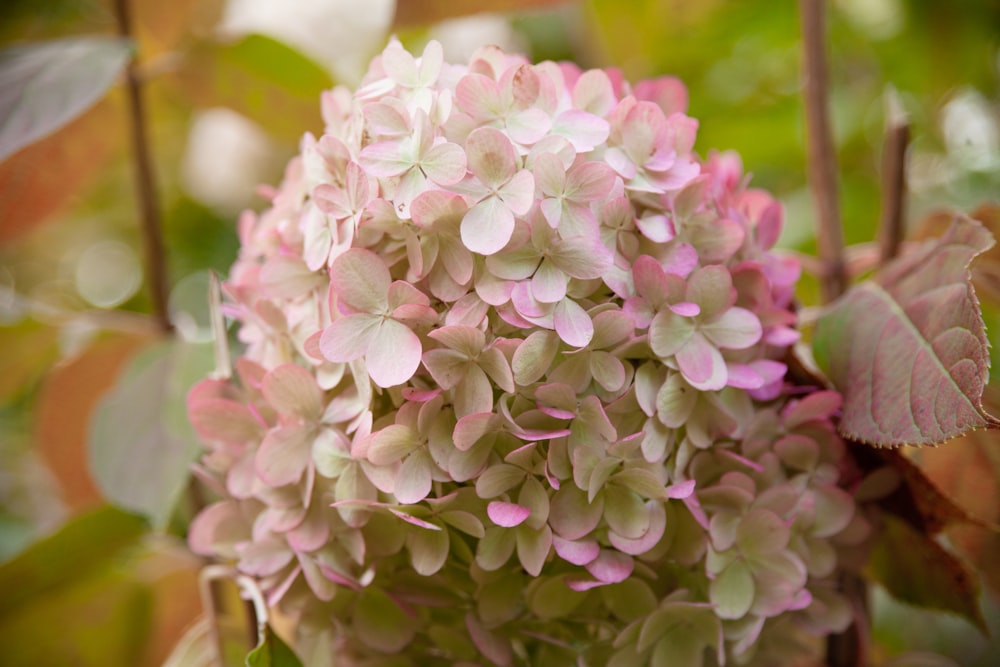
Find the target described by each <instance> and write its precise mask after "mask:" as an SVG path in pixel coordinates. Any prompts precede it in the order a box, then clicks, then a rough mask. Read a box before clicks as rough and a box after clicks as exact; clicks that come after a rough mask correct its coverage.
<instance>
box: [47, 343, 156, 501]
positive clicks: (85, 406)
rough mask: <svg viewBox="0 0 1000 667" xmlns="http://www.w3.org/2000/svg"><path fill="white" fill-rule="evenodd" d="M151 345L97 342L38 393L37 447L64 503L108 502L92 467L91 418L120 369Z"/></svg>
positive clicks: (51, 374) (53, 373) (54, 373)
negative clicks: (89, 460) (89, 445)
mask: <svg viewBox="0 0 1000 667" xmlns="http://www.w3.org/2000/svg"><path fill="white" fill-rule="evenodd" d="M146 342H148V339H146V338H141V337H138V336H125V335H116V336H113V337H109V338H103V339H101V340H98V341H97V342H95V343H94V344H92V345H91V346H90V347H88V348H87V349H85V350H84V351H83V352H81V353H80V354H78V355H77V356H75V357H73V358H72V359H69V360H68V361H66V362H64V363H62V364H60V365H58V366H56V367H55V368H53V369H52V370H51V371H50V372H49V374H48V376H47V377H46V378H45V382H44V384H43V385H42V387H41V390H40V391H39V394H38V400H37V403H36V404H35V444H36V447H37V450H38V453H39V454H40V455H41V457H42V459H43V460H44V461H45V462H46V464H47V465H48V467H49V470H50V471H51V472H52V475H53V477H55V479H56V481H57V482H58V483H59V488H60V490H61V491H62V495H63V501H64V502H65V503H66V504H67V505H69V507H71V508H72V509H73V510H82V509H86V508H90V507H95V506H97V505H100V504H101V503H102V502H103V498H102V495H101V493H100V491H98V490H97V487H96V486H95V485H94V481H93V479H92V478H91V477H90V472H89V467H88V464H87V433H88V428H89V425H90V417H91V414H92V413H93V411H94V406H95V405H96V404H97V402H98V400H99V399H100V398H101V395H102V394H103V393H104V392H105V391H106V390H107V389H109V388H110V387H111V386H112V385H113V384H114V383H115V380H116V379H117V378H118V372H119V370H120V369H121V368H122V366H123V365H124V364H125V362H126V361H128V360H129V359H130V358H132V356H133V355H134V354H135V353H136V351H137V350H138V349H139V348H141V347H142V346H143V345H144V344H145V343H146Z"/></svg>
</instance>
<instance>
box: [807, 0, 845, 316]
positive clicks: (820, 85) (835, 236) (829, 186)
mask: <svg viewBox="0 0 1000 667" xmlns="http://www.w3.org/2000/svg"><path fill="white" fill-rule="evenodd" d="M825 10H826V3H825V2H823V0H800V1H799V12H800V15H801V21H802V61H803V78H804V81H803V84H804V102H805V112H806V134H807V141H808V144H807V146H808V148H807V151H806V157H807V163H808V173H809V185H810V187H811V189H812V193H813V200H814V202H815V206H816V225H817V228H816V240H817V246H818V250H819V257H820V259H821V260H822V261H823V266H824V271H823V274H824V275H823V276H822V280H821V288H822V292H823V299H824V301H827V302H829V301H832V300H833V299H836V298H837V297H838V296H840V295H841V294H842V293H843V292H844V290H845V289H847V271H846V267H845V265H844V232H843V229H842V228H841V224H840V206H839V203H838V200H837V155H836V152H835V151H834V148H833V131H832V129H831V124H830V115H829V81H828V77H827V65H826V20H825V19H826V17H825Z"/></svg>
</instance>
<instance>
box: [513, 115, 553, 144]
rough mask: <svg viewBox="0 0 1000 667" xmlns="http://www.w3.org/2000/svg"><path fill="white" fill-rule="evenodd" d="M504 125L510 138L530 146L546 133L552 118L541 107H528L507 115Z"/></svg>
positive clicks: (550, 125)
mask: <svg viewBox="0 0 1000 667" xmlns="http://www.w3.org/2000/svg"><path fill="white" fill-rule="evenodd" d="M506 127H507V135H508V136H509V137H510V138H511V139H513V140H514V141H516V142H517V143H519V144H523V145H525V146H530V145H531V144H533V143H535V142H537V141H539V140H540V139H542V138H543V137H544V136H545V135H546V134H548V132H549V129H550V128H551V127H552V118H550V117H549V115H548V114H547V113H545V112H544V111H543V110H541V109H537V108H530V109H525V110H524V111H519V112H517V113H515V114H512V115H510V116H508V117H507V123H506Z"/></svg>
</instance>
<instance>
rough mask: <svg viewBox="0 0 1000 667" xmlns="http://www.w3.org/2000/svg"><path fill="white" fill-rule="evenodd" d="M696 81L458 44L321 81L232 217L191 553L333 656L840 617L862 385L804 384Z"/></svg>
mask: <svg viewBox="0 0 1000 667" xmlns="http://www.w3.org/2000/svg"><path fill="white" fill-rule="evenodd" d="M685 107H686V92H685V90H684V88H683V86H682V85H681V84H680V83H679V82H678V81H676V80H675V79H672V78H663V79H659V80H655V81H646V82H643V83H640V84H638V85H635V86H631V85H629V84H628V83H627V82H625V81H623V80H622V78H621V77H620V75H619V74H618V73H617V72H615V71H613V70H590V71H585V72H584V71H581V70H580V69H579V68H577V67H575V66H573V65H570V64H565V63H563V64H556V63H552V62H545V63H541V64H537V65H532V64H530V63H528V62H527V61H525V60H524V59H523V58H520V57H517V56H512V55H508V54H505V53H503V52H501V51H500V50H499V49H496V48H484V49H482V50H480V51H479V52H478V53H477V54H476V55H475V56H474V57H473V58H472V60H471V62H469V63H468V64H467V65H463V66H452V65H448V64H445V63H444V62H443V59H442V52H441V47H440V45H438V44H437V43H434V42H431V43H429V44H428V45H427V47H426V48H425V50H424V51H423V54H422V55H421V56H420V57H418V58H415V57H414V56H412V55H411V54H409V53H408V52H407V51H405V50H404V49H403V47H402V46H401V45H400V44H399V43H398V42H393V43H391V44H389V46H388V47H387V48H386V49H385V51H384V52H383V53H382V54H381V56H380V57H378V58H376V59H375V61H374V62H373V63H372V65H371V69H370V71H369V73H368V75H367V78H366V79H365V81H364V84H363V86H362V87H361V88H360V89H359V90H357V92H355V93H353V94H352V93H351V92H350V91H348V90H346V89H344V88H336V89H334V90H332V91H330V92H328V93H327V94H325V95H324V97H323V99H322V111H323V117H324V120H325V126H326V127H325V132H324V134H323V136H322V137H320V138H319V139H316V138H315V137H313V136H311V135H306V136H305V138H304V140H303V142H302V146H301V153H300V155H299V156H298V157H296V158H295V159H293V160H292V162H291V163H290V164H289V166H288V169H287V172H286V175H285V179H284V181H283V183H282V184H281V187H280V188H278V189H277V190H273V191H270V192H268V195H269V196H270V200H271V207H270V208H269V209H268V210H266V211H264V212H263V213H261V214H259V215H255V214H252V213H247V214H245V216H244V217H243V218H242V219H241V221H240V235H241V242H242V250H241V255H240V258H239V260H238V262H237V263H236V265H235V267H234V268H233V270H232V273H231V276H230V278H229V280H228V282H227V284H226V290H227V294H228V297H229V303H228V304H227V308H228V309H229V311H228V313H229V315H230V316H231V317H233V318H234V319H236V320H237V321H238V322H239V323H240V328H239V337H240V339H241V341H242V342H243V343H244V344H245V352H244V355H243V356H242V357H241V358H240V359H239V361H238V363H237V364H236V369H237V375H238V377H237V378H236V379H235V380H232V381H223V380H205V381H203V382H201V383H200V384H199V385H198V386H196V387H195V388H194V389H193V391H192V392H191V394H190V397H189V412H190V416H191V419H192V422H193V423H194V425H195V427H196V429H197V431H198V433H199V434H200V436H201V437H202V439H203V440H204V441H205V443H206V445H207V452H206V454H205V455H204V457H203V460H202V462H201V465H200V466H199V474H200V476H201V477H202V478H203V479H204V481H205V482H206V483H207V484H209V485H210V486H211V487H212V488H213V489H214V490H215V491H216V492H217V493H218V496H219V497H220V498H221V499H220V500H219V501H218V502H216V503H215V504H213V505H211V506H209V507H208V508H206V509H205V510H204V511H203V512H202V513H201V514H200V515H199V516H198V518H197V519H196V520H195V522H194V524H193V525H192V528H191V534H190V542H191V545H192V547H193V548H194V550H195V551H196V552H198V553H201V554H205V555H211V556H214V557H217V558H221V559H225V560H228V561H231V562H233V563H234V564H235V566H236V567H237V568H238V569H239V570H240V571H241V572H243V573H245V574H248V575H251V576H253V577H255V578H256V579H257V580H258V581H259V583H260V586H261V588H262V589H263V591H264V592H265V594H266V595H267V598H268V602H269V603H270V604H272V605H279V606H280V607H281V608H282V609H284V610H285V611H286V612H287V613H291V614H294V615H295V616H296V618H297V619H298V627H299V631H300V634H302V635H303V636H302V638H301V641H302V643H303V645H311V646H312V647H313V648H312V649H310V650H313V651H315V652H316V653H315V655H320V654H325V655H327V656H328V659H329V660H331V664H338V665H339V664H346V665H350V664H365V665H374V664H382V662H380V661H379V660H380V658H379V656H392V658H391V664H393V665H397V664H414V665H429V664H448V665H450V664H470V665H472V664H496V665H509V664H514V663H515V662H517V663H518V664H522V663H526V664H545V665H560V664H566V665H570V664H572V665H578V664H589V665H603V664H612V665H630V666H633V665H641V664H651V665H666V664H683V665H699V664H723V663H724V662H725V661H726V660H727V659H730V660H732V659H736V660H738V661H739V662H741V663H746V662H750V661H752V660H755V659H756V660H759V661H761V662H762V663H765V664H767V663H768V661H771V662H772V664H773V659H774V658H773V656H770V655H769V654H768V653H767V650H768V649H767V647H768V646H772V645H773V646H775V647H778V650H784V651H787V650H790V647H792V646H798V644H796V643H795V642H791V641H785V639H787V638H789V637H793V636H798V635H799V634H800V633H806V634H811V635H813V636H822V635H824V634H827V633H829V632H831V631H837V630H842V629H843V628H844V627H845V626H846V624H847V622H848V620H849V615H848V613H847V609H846V606H845V602H844V601H843V600H842V599H841V597H840V596H839V595H838V594H837V592H836V589H835V586H834V585H833V577H832V575H833V574H834V572H835V569H836V567H837V561H838V559H837V547H838V545H839V544H847V543H850V542H852V541H857V540H858V539H860V538H861V537H863V533H864V524H863V519H862V518H861V517H860V516H859V515H856V514H855V512H854V509H855V506H854V501H853V499H852V497H851V496H850V495H849V494H848V493H846V492H845V491H843V490H841V489H840V488H839V487H838V480H839V477H840V467H839V466H840V463H841V459H842V458H843V455H844V452H843V444H842V443H841V441H840V440H839V438H838V437H837V436H836V434H835V432H834V430H833V428H832V426H831V416H832V415H833V414H834V413H835V411H836V410H837V409H838V407H839V397H838V396H837V395H836V394H832V393H830V392H817V391H815V390H811V389H807V388H802V387H793V386H791V385H790V384H789V383H788V382H787V381H786V378H785V376H786V371H787V369H786V366H785V364H784V363H783V362H782V359H784V358H785V356H786V353H787V351H788V348H789V346H790V345H792V344H793V343H794V342H795V341H796V340H797V338H798V332H797V331H796V328H795V327H796V318H795V314H794V310H793V308H792V291H793V288H794V285H795V282H796V280H797V278H798V266H797V265H796V263H795V262H794V261H793V260H790V259H788V258H783V257H781V256H780V255H778V254H775V253H773V252H772V251H771V247H772V245H773V244H774V242H775V241H776V239H777V236H778V233H779V231H780V227H781V209H780V206H779V205H778V203H777V202H775V201H774V200H773V198H772V197H770V196H769V195H768V194H767V193H765V192H762V191H759V190H754V189H749V188H748V187H747V183H746V179H745V178H744V177H743V173H742V167H741V165H740V162H739V160H738V158H737V157H735V156H734V155H732V154H721V155H717V154H716V155H712V156H711V157H709V158H708V159H707V160H705V161H702V160H700V159H699V158H698V157H697V156H696V155H694V153H693V152H692V146H693V143H694V139H695V132H696V128H697V123H696V121H694V120H693V119H691V118H690V117H688V116H687V115H685V113H684V110H685ZM768 637H776V638H778V641H770V642H769V641H768ZM310 642H312V644H310ZM385 659H386V660H387V661H388V660H389V658H388V657H386V658H385ZM386 664H389V662H386Z"/></svg>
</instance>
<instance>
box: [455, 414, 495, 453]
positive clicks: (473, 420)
mask: <svg viewBox="0 0 1000 667" xmlns="http://www.w3.org/2000/svg"><path fill="white" fill-rule="evenodd" d="M502 423H503V419H502V418H501V417H500V415H496V414H493V413H492V412H482V413H477V414H470V415H465V416H464V417H461V418H460V419H459V420H458V423H457V424H455V431H454V433H453V435H452V438H453V439H454V441H455V447H456V448H458V449H459V450H461V451H468V450H469V449H470V448H471V447H472V446H473V445H475V444H476V443H477V442H478V441H479V440H480V439H481V438H483V437H484V436H485V435H487V434H488V433H495V432H499V431H500V430H501V424H502Z"/></svg>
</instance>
